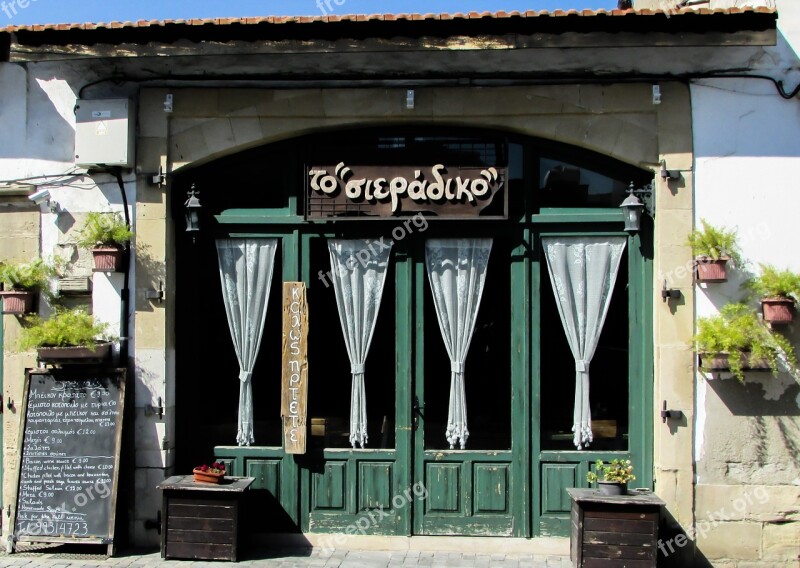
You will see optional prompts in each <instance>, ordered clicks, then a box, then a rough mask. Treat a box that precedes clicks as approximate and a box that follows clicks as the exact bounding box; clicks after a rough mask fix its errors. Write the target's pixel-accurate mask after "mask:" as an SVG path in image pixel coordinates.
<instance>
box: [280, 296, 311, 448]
mask: <svg viewBox="0 0 800 568" xmlns="http://www.w3.org/2000/svg"><path fill="white" fill-rule="evenodd" d="M307 415H308V302H307V300H306V285H305V283H303V282H284V283H283V372H282V383H281V417H282V418H283V440H284V444H283V445H284V448H285V449H286V453H287V454H304V453H306V417H307Z"/></svg>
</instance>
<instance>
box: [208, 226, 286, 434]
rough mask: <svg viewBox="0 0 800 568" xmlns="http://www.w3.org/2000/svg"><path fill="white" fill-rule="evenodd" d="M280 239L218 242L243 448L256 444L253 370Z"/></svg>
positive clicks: (220, 273)
mask: <svg viewBox="0 0 800 568" xmlns="http://www.w3.org/2000/svg"><path fill="white" fill-rule="evenodd" d="M277 248H278V241H277V239H221V240H218V241H217V256H218V258H219V277H220V280H221V282H222V299H223V301H224V303H225V313H226V314H227V316H228V327H229V328H230V331H231V338H232V339H233V347H234V349H235V351H236V358H237V359H238V360H239V428H238V432H237V434H236V441H237V442H238V444H239V445H240V446H249V445H251V444H253V443H254V442H255V437H254V436H253V384H252V378H253V367H254V366H255V363H256V358H257V357H258V350H259V347H260V346H261V337H262V335H263V334H264V322H265V321H266V319H267V304H268V300H269V290H270V284H271V282H272V271H273V269H274V266H275V251H276V250H277Z"/></svg>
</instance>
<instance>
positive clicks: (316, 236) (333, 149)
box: [172, 126, 652, 537]
mask: <svg viewBox="0 0 800 568" xmlns="http://www.w3.org/2000/svg"><path fill="white" fill-rule="evenodd" d="M347 167H349V168H350V171H349V173H348V172H347V171H345V169H344V168H347ZM484 172H486V173H484ZM437 174H438V175H439V176H440V177H442V180H441V181H442V185H443V187H442V190H443V192H442V195H441V196H440V195H438V194H435V193H434V194H433V195H432V194H430V193H424V192H423V194H419V193H418V194H417V195H418V196H419V199H414V198H413V194H412V192H413V191H420V186H416V187H415V189H412V185H411V184H412V183H413V182H414V181H420V180H423V181H425V182H426V184H427V185H425V186H424V187H427V188H430V187H431V184H433V183H435V182H436V181H437V180H439V178H438V177H437ZM481 176H483V177H482V178H481ZM326 178H330V179H328V180H326ZM359 179H363V180H365V181H364V183H363V184H361V185H360V186H359V185H351V186H349V187H348V186H347V184H348V182H349V181H350V180H357V181H358V180H359ZM381 179H383V180H384V183H383V184H381V183H379V181H378V180H381ZM448 179H449V180H451V181H450V184H449V185H448V181H447V180H448ZM480 179H485V180H486V183H487V185H486V189H485V190H484V186H483V185H481V184H477V185H473V182H475V180H480ZM651 179H652V174H651V173H650V172H646V171H644V170H641V169H639V168H636V167H632V166H630V165H627V164H624V163H621V162H619V161H617V160H612V159H609V158H607V157H604V156H601V155H599V154H596V153H592V152H589V151H586V150H582V149H578V148H575V147H570V146H565V145H560V144H557V143H554V142H551V141H546V140H540V139H534V138H523V137H515V136H511V135H507V134H505V133H500V132H494V131H483V130H470V129H463V128H447V127H439V128H431V127H420V128H413V127H407V126H405V127H386V128H379V129H377V128H370V129H361V130H351V131H344V132H330V133H323V134H317V135H313V136H307V137H303V138H300V139H294V140H289V141H285V142H281V143H276V144H272V145H269V146H264V147H261V148H257V149H254V150H250V151H247V152H243V153H241V154H237V155H235V156H231V157H228V158H225V159H221V160H218V161H216V162H213V163H210V164H207V165H204V166H202V167H199V168H197V169H194V170H191V171H187V172H185V173H183V174H181V176H180V177H179V178H178V179H176V180H175V181H174V184H173V188H174V193H173V195H174V196H175V197H174V201H173V204H172V205H173V211H175V213H176V216H177V215H179V214H180V213H182V206H183V203H182V201H183V199H185V197H184V196H185V192H186V190H187V189H188V188H189V187H190V186H191V184H195V185H196V187H197V189H199V190H200V191H201V194H200V196H201V201H202V203H203V219H202V222H203V230H202V231H201V232H200V234H199V235H198V236H196V238H195V239H194V241H193V239H192V238H190V237H188V236H187V235H185V234H183V232H182V231H183V226H182V224H181V223H178V224H177V225H178V227H179V229H178V234H176V249H177V259H178V267H177V269H178V272H177V274H178V290H179V293H178V294H177V301H178V308H177V321H176V325H177V337H178V339H177V354H176V373H177V393H176V396H177V401H178V410H177V412H178V418H177V445H178V448H179V451H178V467H181V468H184V469H185V468H187V467H190V466H192V465H196V462H197V460H198V459H200V460H202V459H210V456H211V454H213V455H214V456H215V457H216V458H217V459H221V460H224V461H226V462H228V463H229V464H230V469H231V471H232V472H233V473H234V474H236V475H248V476H252V477H255V478H256V480H257V481H256V484H255V486H254V487H255V489H256V491H255V492H254V495H253V499H254V500H258V501H259V507H258V509H259V511H260V512H259V515H258V518H254V519H252V520H251V525H250V526H252V527H255V530H256V532H275V531H277V532H287V531H303V532H316V533H318V532H329V533H345V532H347V531H349V530H355V531H357V532H358V533H363V534H385V535H411V534H424V535H482V536H488V535H496V536H517V537H532V536H539V535H566V534H567V532H568V526H569V503H568V497H567V495H566V492H565V491H564V489H565V488H566V487H576V486H577V487H580V486H585V485H586V481H585V474H586V472H587V471H588V470H589V468H590V467H591V464H592V463H593V462H594V461H595V460H596V459H598V458H599V459H605V460H608V459H613V458H614V457H624V458H628V457H630V458H632V459H634V460H635V461H636V463H637V464H640V466H639V481H640V484H641V485H642V486H649V485H651V483H652V473H651V468H652V424H651V423H650V415H651V412H650V410H649V408H650V404H651V400H652V396H651V393H652V323H651V311H652V310H651V305H650V303H651V291H652V269H651V266H652V243H651V235H652V226H650V227H645V229H644V230H643V231H642V232H641V233H640V234H637V235H634V236H629V235H627V234H626V233H625V232H623V230H622V214H621V211H620V209H619V204H620V203H621V202H622V200H623V199H624V197H625V189H626V188H627V186H628V184H629V183H630V182H633V183H634V184H636V185H637V186H642V185H644V184H646V183H648V182H649V181H651ZM394 180H405V181H404V182H403V181H399V182H397V185H393V184H394ZM459 180H460V181H459ZM465 180H466V181H465ZM467 181H469V183H467ZM403 183H405V184H406V185H405V187H402V186H403ZM370 184H372V185H370ZM459 187H461V188H462V192H461V194H459V193H458V188H459ZM376 188H377V189H376ZM447 188H449V190H448V189H447ZM370 189H372V193H371V194H370V193H369V191H370ZM401 189H402V191H401ZM423 189H424V188H423ZM328 190H330V191H328ZM433 191H434V192H435V191H436V190H435V189H434V190H433ZM447 191H449V193H447ZM467 191H470V192H471V193H470V195H467ZM393 193H394V195H393ZM331 196H333V197H331ZM329 197H331V198H330V199H329ZM434 198H435V199H434ZM434 202H435V203H434ZM449 208H451V209H449ZM453 211H454V212H455V213H452V212H453ZM219 238H232V239H266V238H270V239H277V242H278V254H276V256H275V264H274V271H273V274H274V276H273V282H272V293H271V295H270V299H269V306H268V310H267V319H266V323H265V331H264V334H263V339H262V342H261V348H260V352H259V356H258V360H257V363H256V366H255V371H254V375H253V379H252V382H253V400H254V413H255V428H254V436H255V445H253V446H249V447H237V446H235V439H236V419H237V408H238V393H239V387H238V384H237V382H238V376H237V375H238V370H239V367H238V364H237V360H236V357H235V353H234V351H233V347H232V343H231V337H230V332H229V328H228V322H227V320H226V316H225V311H224V309H223V302H222V291H221V287H220V278H219V274H218V272H219V268H218V262H217V257H216V249H215V244H214V243H215V240H216V239H219ZM450 239H459V240H460V242H461V245H463V246H460V248H459V247H456V249H452V250H450V249H448V250H444V249H443V247H442V245H441V243H443V242H444V243H446V242H452V241H450ZM547 239H551V240H550V241H548V240H547ZM553 239H554V240H556V241H558V242H561V243H562V244H563V243H564V242H566V243H578V244H579V245H581V243H583V244H585V243H586V242H590V241H591V242H595V241H601V242H603V243H606V242H612V241H613V242H614V243H621V244H622V246H624V249H620V253H619V258H617V262H618V265H619V269H618V271H615V272H614V274H613V278H610V280H609V282H610V284H609V286H608V290H607V296H608V302H607V305H606V307H605V308H604V309H605V310H606V312H607V315H606V317H605V324H604V325H603V326H600V328H599V329H598V335H597V337H595V338H594V340H595V343H596V350H595V351H594V356H593V357H592V358H591V365H590V366H591V392H590V395H589V401H590V404H589V406H590V410H591V413H592V417H593V420H594V423H593V428H592V430H593V434H594V440H593V442H592V443H591V445H589V446H588V447H583V448H582V449H581V450H578V449H577V448H576V447H575V445H574V435H573V432H572V431H571V428H572V425H573V415H574V410H575V405H574V398H575V388H576V360H575V356H574V353H573V352H572V350H571V348H570V343H569V341H568V339H567V335H566V334H565V331H564V329H565V327H564V326H565V324H564V323H563V318H562V317H561V315H560V311H559V304H558V301H557V299H556V295H554V293H553V288H552V286H551V280H552V279H551V270H556V269H555V268H551V267H549V266H548V262H547V259H548V257H547V252H546V250H545V247H544V244H545V243H548V242H553ZM334 240H338V242H341V241H347V242H353V241H355V240H359V241H360V242H362V243H364V244H363V246H362V248H363V249H364V251H365V252H364V258H365V262H364V265H363V268H364V269H365V270H367V268H366V265H367V264H369V262H371V261H372V260H374V259H375V258H378V257H380V258H381V259H385V262H384V261H381V262H384V264H383V265H382V267H381V269H380V272H381V274H380V276H381V278H382V282H383V285H382V289H381V291H382V293H381V294H380V303H379V308H378V309H377V318H376V319H375V324H374V332H373V333H372V343H371V345H370V348H369V350H368V356H367V358H366V363H365V365H364V368H363V370H362V372H363V374H364V376H365V380H364V391H365V394H366V403H365V404H364V410H365V414H364V420H363V423H362V424H361V425H362V426H363V431H364V433H365V434H366V438H367V442H366V444H365V447H363V448H361V447H358V448H354V447H353V445H352V440H353V435H354V428H353V425H352V419H351V410H352V406H353V404H352V400H351V394H352V391H351V385H352V379H353V377H352V373H354V372H355V371H356V370H357V369H356V367H357V365H354V363H353V360H352V356H351V355H352V354H351V353H348V349H347V346H346V343H345V341H344V337H343V333H344V330H343V323H342V322H343V321H344V328H345V329H346V328H347V324H348V318H347V316H346V315H343V313H344V312H346V311H347V310H344V309H343V302H345V301H344V300H343V299H342V298H343V297H344V296H343V295H341V294H340V295H337V290H336V284H334V279H335V278H334V276H335V274H336V272H335V271H333V270H332V267H331V258H332V253H331V249H330V247H329V244H330V243H331V242H332V241H334ZM390 242H391V243H392V245H391V249H390V250H389V251H387V249H388V248H389V247H388V245H389V243H390ZM581 246H582V245H581ZM570 250H572V249H570ZM476 251H477V252H476ZM384 253H385V254H384ZM354 257H355V258H358V254H355V255H354ZM477 258H482V259H483V260H484V263H483V264H482V265H481V268H480V269H476V267H477V266H478V263H479V261H478V260H476V259H477ZM432 259H434V260H432ZM435 259H439V260H438V261H436V260H435ZM486 259H488V261H487V260H486ZM437 262H438V265H437ZM450 265H459V266H462V267H466V269H465V270H463V271H461V272H460V273H459V274H462V276H463V275H464V274H466V275H467V276H464V278H466V280H463V279H462V280H458V282H457V283H455V284H454V283H451V284H448V283H447V282H448V281H447V279H448V278H450V277H453V278H455V276H453V273H447V270H448V269H447V267H448V266H450ZM353 266H354V269H353V270H354V273H353V274H354V276H355V277H358V278H360V277H361V276H360V273H358V269H357V265H356V264H355V263H353ZM437 267H438V268H437ZM437 269H438V270H439V272H438V273H437ZM456 272H458V271H456ZM470 275H471V276H470ZM293 281H302V282H305V284H306V286H307V288H308V304H309V310H310V315H309V318H310V320H309V321H310V327H309V329H310V331H309V343H308V348H309V387H308V424H309V429H308V435H309V444H308V451H307V453H306V454H305V455H302V456H292V455H287V454H286V452H285V451H284V449H283V446H282V435H283V428H282V422H281V416H280V401H281V385H280V382H281V338H282V328H281V317H280V314H281V311H282V306H281V297H280V296H281V294H280V284H281V283H282V282H293ZM373 282H374V279H373ZM454 282H455V281H454ZM464 283H466V284H467V285H468V286H472V287H473V288H472V290H473V293H471V295H470V294H467V293H464V292H463V290H462V288H460V287H459V285H458V284H464ZM589 283H591V281H590V282H589ZM447 286H450V291H448V290H447V289H446V288H447ZM477 288H480V290H479V291H478V292H477V293H476V290H477ZM340 292H341V290H340ZM448 294H449V296H448ZM350 302H351V305H355V303H354V302H355V301H354V300H352V298H351V299H350ZM448 302H450V303H451V304H452V303H455V304H457V305H458V306H460V307H459V308H453V307H452V306H450V307H448V306H447V305H446V304H448ZM470 306H471V308H472V309H473V311H474V312H475V314H476V315H475V318H474V324H473V325H472V327H471V329H470V325H467V324H464V323H463V322H462V323H460V324H459V323H458V322H456V323H453V322H452V321H451V322H450V323H449V324H448V323H447V322H448V317H451V318H452V317H455V319H456V320H458V317H459V313H461V312H459V309H461V308H463V309H464V310H466V311H467V312H469V311H470V310H469V308H470ZM448 310H450V313H449V314H448ZM349 323H352V322H349ZM448 325H450V328H451V331H452V333H453V334H455V336H457V338H458V337H460V338H461V339H462V340H464V336H465V334H466V335H468V336H469V340H468V341H462V344H464V345H466V344H468V349H467V348H466V347H465V351H464V353H462V355H463V356H462V357H461V358H460V359H459V360H454V359H458V357H456V356H455V355H454V353H453V350H452V349H448V347H452V346H453V345H452V344H451V345H448V343H447V341H448V339H447V334H446V332H445V328H447V326H448ZM450 340H453V337H450ZM462 372H463V381H464V385H465V388H464V392H463V397H461V395H460V393H461V391H460V390H459V388H458V387H453V383H454V382H457V381H458V380H460V379H461V378H462V375H461V373H462ZM454 398H455V399H459V400H460V401H461V402H460V405H457V406H459V408H462V409H465V410H466V415H467V422H468V432H469V436H468V437H467V436H463V435H462V436H458V435H454V434H453V432H455V431H458V428H457V427H454V426H453V423H454V421H453V415H454V412H455V414H458V409H456V410H455V411H454V410H453V409H452V408H451V407H452V404H453V403H452V401H453V400H454ZM456 422H458V421H456ZM456 426H458V425H457V424H456ZM464 438H467V439H466V443H465V444H464V447H463V448H462V447H461V442H462V441H463V440H464ZM451 444H452V445H453V446H454V447H452V448H451ZM356 445H357V446H360V444H356ZM583 445H584V444H582V446H583ZM204 456H209V457H208V458H204ZM353 527H355V529H353Z"/></svg>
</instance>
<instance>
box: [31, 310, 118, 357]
mask: <svg viewBox="0 0 800 568" xmlns="http://www.w3.org/2000/svg"><path fill="white" fill-rule="evenodd" d="M26 324H27V325H26V326H25V327H24V328H23V330H22V333H21V336H20V348H21V349H23V350H28V349H36V351H37V353H38V355H39V360H40V361H42V362H44V363H51V364H55V363H57V364H68V363H95V362H99V361H103V360H105V359H107V358H108V356H109V355H110V354H111V343H112V338H111V336H110V335H109V333H108V325H107V324H104V323H100V322H98V321H97V320H95V318H94V316H92V315H90V314H89V313H87V312H86V311H84V310H81V309H72V310H66V309H58V310H56V311H55V313H54V314H53V315H52V317H50V318H48V319H43V318H41V317H39V316H37V315H34V316H30V317H28V318H27V319H26Z"/></svg>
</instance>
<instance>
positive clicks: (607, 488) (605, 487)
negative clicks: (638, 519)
mask: <svg viewBox="0 0 800 568" xmlns="http://www.w3.org/2000/svg"><path fill="white" fill-rule="evenodd" d="M597 488H598V489H599V490H600V493H602V494H603V495H609V496H613V495H627V494H628V484H627V483H619V482H617V481H598V482H597Z"/></svg>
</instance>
